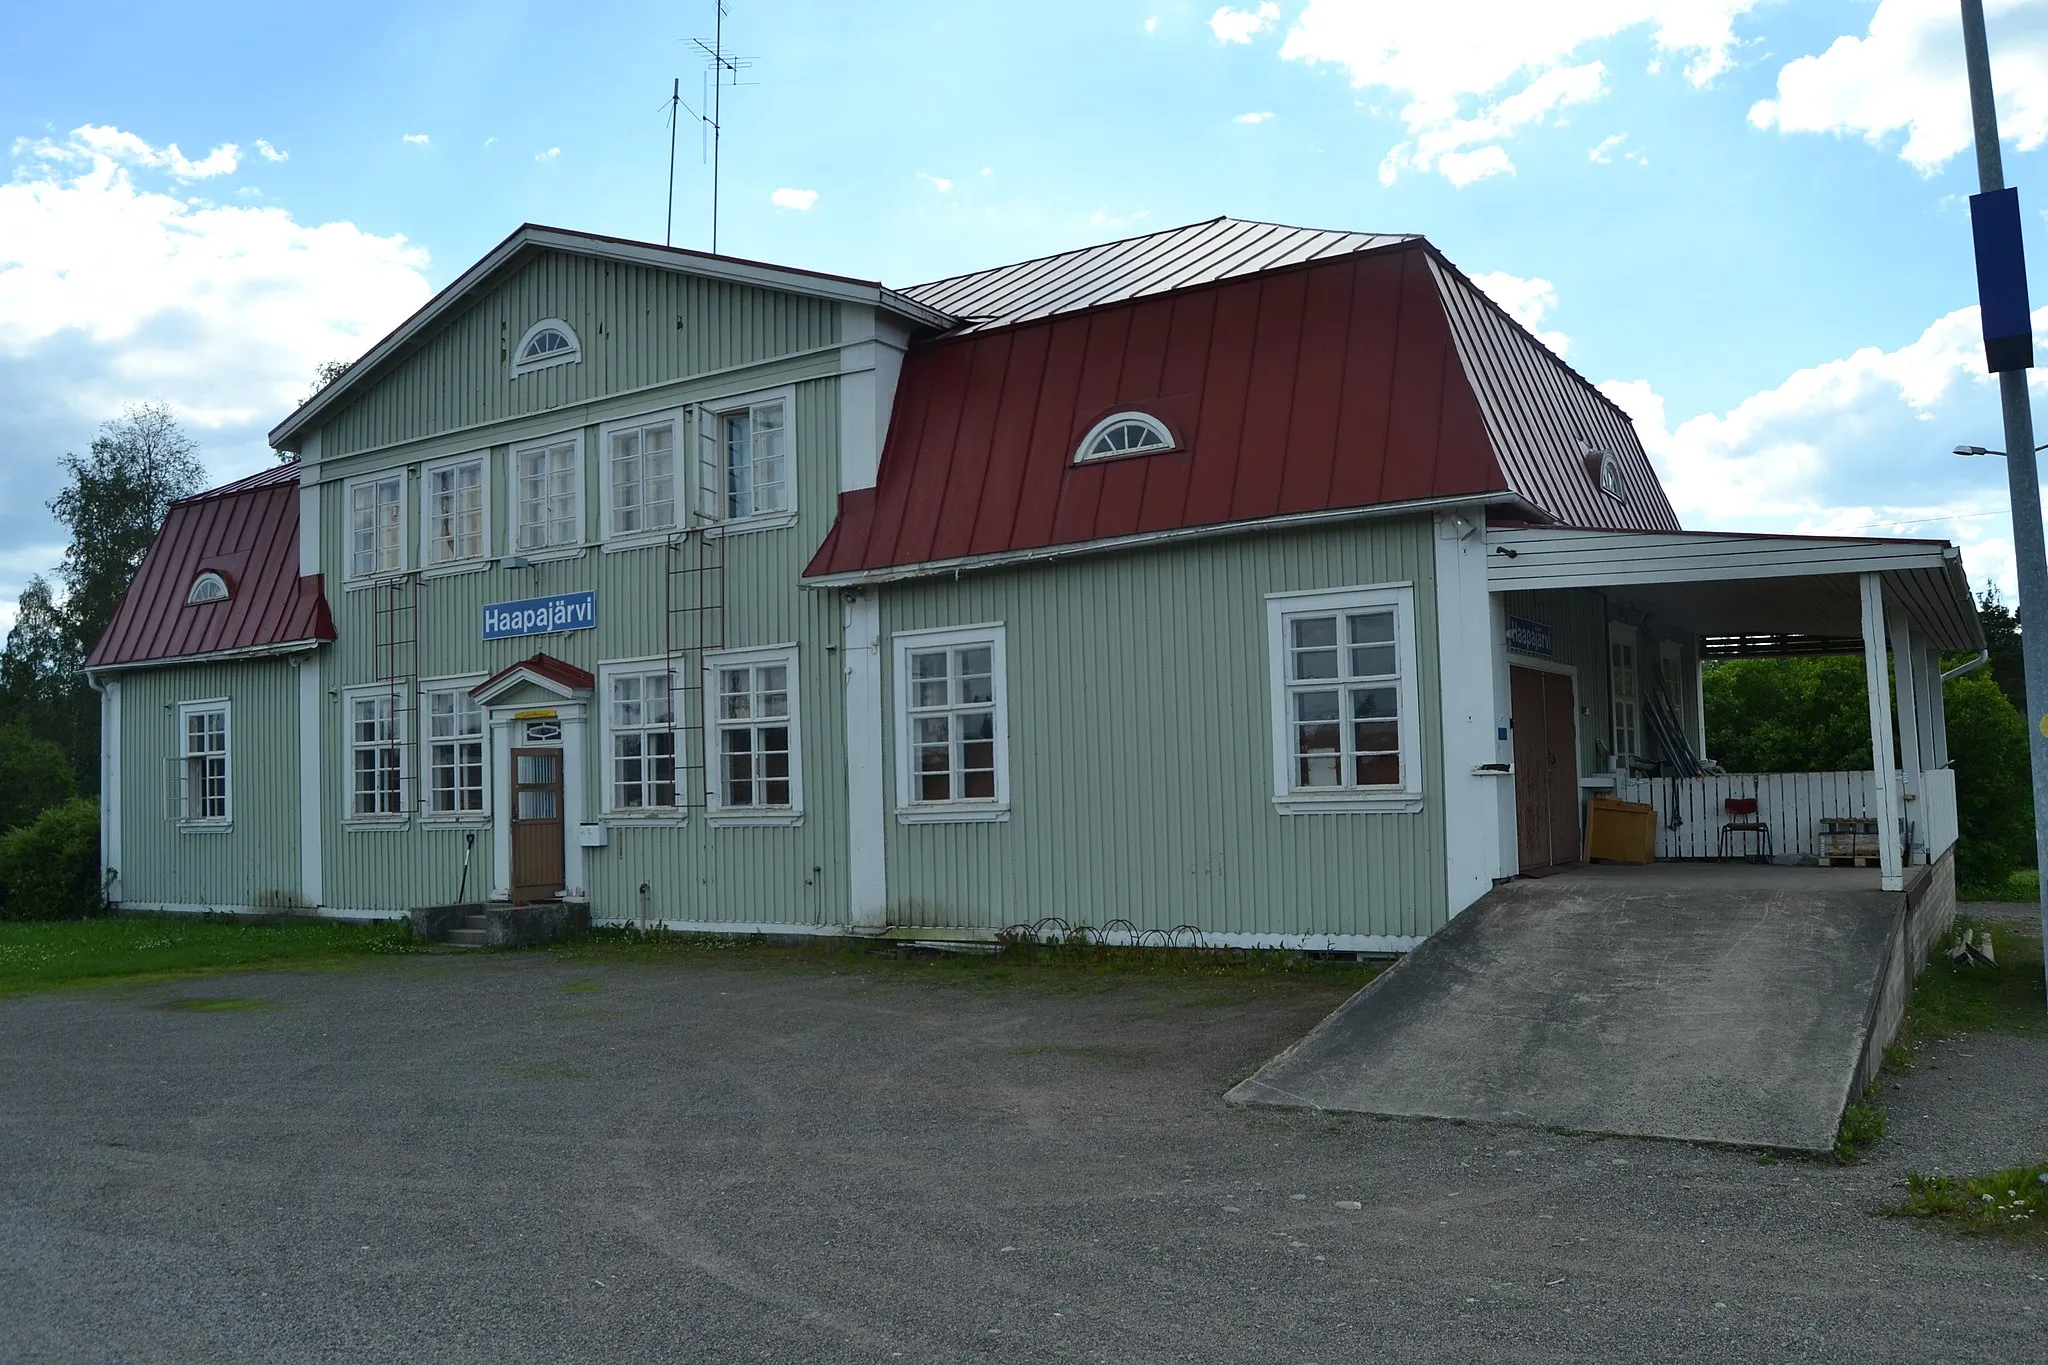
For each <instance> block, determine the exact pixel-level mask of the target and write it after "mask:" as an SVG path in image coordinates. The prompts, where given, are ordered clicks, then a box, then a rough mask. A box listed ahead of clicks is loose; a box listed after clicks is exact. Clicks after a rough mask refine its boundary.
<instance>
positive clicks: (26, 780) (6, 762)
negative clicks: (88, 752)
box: [0, 721, 78, 830]
mask: <svg viewBox="0 0 2048 1365" xmlns="http://www.w3.org/2000/svg"><path fill="white" fill-rule="evenodd" d="M76 795H78V784H77V783H76V782H75V781H73V780H72V777H71V760H70V759H68V758H66V757H65V756H64V751H63V750H62V749H60V748H58V747H57V746H56V745H54V744H52V743H50V742H49V741H48V740H46V739H37V738H35V737H34V736H33V735H31V734H29V732H28V726H26V725H24V724H22V723H21V722H20V721H15V722H14V723H13V724H11V725H0V830H10V829H18V828H20V827H21V826H22V825H25V824H27V823H28V822H29V821H31V820H33V819H35V818H36V817H37V816H38V815H41V814H42V813H43V812H44V811H46V810H48V809H50V808H51V807H52V806H61V805H63V804H64V803H65V802H66V801H69V800H70V799H71V798H72V797H74V796H76Z"/></svg>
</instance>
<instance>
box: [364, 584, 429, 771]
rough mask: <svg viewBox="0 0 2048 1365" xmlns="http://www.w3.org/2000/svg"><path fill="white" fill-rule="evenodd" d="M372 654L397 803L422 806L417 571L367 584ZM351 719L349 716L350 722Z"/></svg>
mask: <svg viewBox="0 0 2048 1365" xmlns="http://www.w3.org/2000/svg"><path fill="white" fill-rule="evenodd" d="M370 593H371V630H370V638H371V658H372V662H373V665H374V671H375V674H376V681H377V683H378V685H379V686H381V687H383V688H384V689H385V691H386V696H387V698H388V700H389V703H390V708H391V723H392V725H393V726H394V727H395V730H396V735H397V739H398V750H399V754H398V774H399V776H398V782H399V793H398V808H399V809H400V810H402V811H407V812H410V811H412V810H414V809H415V808H417V807H419V806H421V805H422V804H423V803H422V801H421V799H420V792H421V790H422V788H421V786H420V779H419V761H418V760H419V719H420V717H419V707H420V667H419V639H420V599H419V575H418V574H416V573H406V574H400V575H398V576H397V577H395V578H388V579H384V580H383V581H381V582H379V583H377V584H375V585H374V586H373V587H372V588H371V589H370ZM351 723H353V722H351Z"/></svg>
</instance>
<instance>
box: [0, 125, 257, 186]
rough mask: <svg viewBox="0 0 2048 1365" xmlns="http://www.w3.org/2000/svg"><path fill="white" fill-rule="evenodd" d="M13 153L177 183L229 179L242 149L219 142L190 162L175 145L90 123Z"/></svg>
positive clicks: (19, 144) (27, 144) (19, 143)
mask: <svg viewBox="0 0 2048 1365" xmlns="http://www.w3.org/2000/svg"><path fill="white" fill-rule="evenodd" d="M13 150H14V155H15V156H17V157H20V156H24V155H25V156H29V157H33V158H34V159H35V160H37V161H41V162H44V163H46V164H49V165H63V164H67V163H68V164H71V165H79V164H84V163H86V162H89V161H92V160H93V159H94V158H98V159H101V160H104V161H106V162H107V163H108V164H110V165H118V166H133V167H136V168H138V169H146V170H160V171H168V172H169V173H170V174H171V175H172V176H173V177H175V178H176V179H179V180H206V179H210V178H212V177H213V176H217V175H232V174H234V172H235V168H236V167H238V166H240V165H241V164H242V149H241V148H240V147H237V146H236V145H235V144H234V143H232V142H223V143H222V144H221V145H220V146H218V147H216V148H214V149H213V150H212V151H210V152H208V153H207V154H206V155H205V156H203V157H201V158H200V159H199V160H197V161H193V160H192V159H190V158H189V157H187V156H186V155H185V154H184V153H183V152H181V151H179V150H178V144H177V143H175V142H171V143H166V144H165V145H164V146H162V147H155V146H151V145H150V144H149V143H148V142H145V141H144V140H143V139H142V138H140V137H138V136H137V135H135V134H134V133H130V132H126V131H124V130H122V129H120V128H108V127H103V126H101V125H99V124H93V123H88V124H86V125H85V126H84V127H82V128H76V129H73V130H72V132H71V135H70V136H69V137H68V138H65V139H64V140H62V141H56V140H53V139H48V138H45V139H43V140H41V141H37V142H30V141H29V140H27V139H26V138H23V139H21V140H19V141H17V142H16V143H15V144H14V149H13Z"/></svg>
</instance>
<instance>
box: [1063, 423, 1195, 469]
mask: <svg viewBox="0 0 2048 1365" xmlns="http://www.w3.org/2000/svg"><path fill="white" fill-rule="evenodd" d="M1172 449H1173V433H1172V432H1170V431H1168V430H1167V429H1166V423H1164V422H1162V421H1160V420H1159V419H1158V418H1157V417H1154V416H1152V415H1150V414H1149V413H1143V412H1119V413H1114V414H1112V415H1110V416H1108V417H1105V418H1103V419H1102V420H1101V421H1100V422H1097V423H1096V424H1095V425H1094V426H1092V427H1090V428H1088V434H1087V435H1086V436H1083V437H1082V438H1081V446H1080V448H1079V449H1078V450H1076V451H1075V452H1074V463H1076V464H1080V463H1081V462H1082V461H1084V460H1112V459H1115V458H1116V457H1117V456H1119V455H1151V454H1154V453H1156V452H1158V451H1162V450H1172Z"/></svg>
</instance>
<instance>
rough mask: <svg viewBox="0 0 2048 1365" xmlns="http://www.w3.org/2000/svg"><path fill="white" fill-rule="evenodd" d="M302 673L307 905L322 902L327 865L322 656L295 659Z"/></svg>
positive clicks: (302, 890) (302, 881) (302, 889)
mask: <svg viewBox="0 0 2048 1365" xmlns="http://www.w3.org/2000/svg"><path fill="white" fill-rule="evenodd" d="M292 662H293V664H294V665H295V666H296V669H297V672H298V675H299V899H300V900H302V901H304V902H305V903H306V904H307V905H318V904H320V901H321V898H322V896H323V895H324V893H325V888H324V887H323V885H322V880H323V879H322V868H323V867H324V865H325V859H324V857H323V853H324V850H323V848H322V846H321V831H322V830H323V829H325V828H326V822H325V821H324V820H322V818H321V816H322V815H323V814H324V813H325V812H324V811H323V810H322V809H321V805H322V802H321V796H322V785H321V782H320V733H321V732H320V706H321V703H322V701H323V700H324V697H323V696H322V692H321V687H320V656H319V655H317V654H314V655H308V656H305V657H301V658H297V659H294V660H293V661H292Z"/></svg>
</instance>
